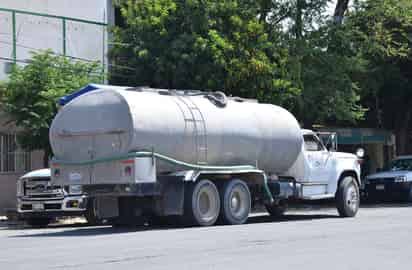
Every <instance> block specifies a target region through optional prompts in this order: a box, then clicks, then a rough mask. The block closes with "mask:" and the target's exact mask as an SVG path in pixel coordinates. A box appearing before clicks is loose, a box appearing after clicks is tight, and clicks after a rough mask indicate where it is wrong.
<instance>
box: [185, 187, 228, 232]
mask: <svg viewBox="0 0 412 270" xmlns="http://www.w3.org/2000/svg"><path fill="white" fill-rule="evenodd" d="M184 196H185V209H184V223H185V224H187V225H198V226H211V225H213V224H215V222H216V220H217V219H218V217H219V212H220V198H219V191H218V190H217V187H216V185H215V184H214V183H213V182H212V181H210V180H206V179H204V180H199V181H198V182H196V183H187V185H186V187H185V195H184Z"/></svg>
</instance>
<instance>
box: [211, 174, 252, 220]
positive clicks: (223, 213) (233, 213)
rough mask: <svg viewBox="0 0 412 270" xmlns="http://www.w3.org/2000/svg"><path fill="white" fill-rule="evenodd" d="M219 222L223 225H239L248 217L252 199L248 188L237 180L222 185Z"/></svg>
mask: <svg viewBox="0 0 412 270" xmlns="http://www.w3.org/2000/svg"><path fill="white" fill-rule="evenodd" d="M220 201H221V208H220V217H219V219H220V221H221V222H222V223H223V224H228V225H239V224H243V223H245V222H246V220H247V219H248V217H249V213H250V209H251V204H252V199H251V196H250V191H249V187H248V186H247V184H246V183H245V182H244V181H242V180H239V179H234V180H231V181H229V182H226V183H224V185H223V186H222V189H221V192H220Z"/></svg>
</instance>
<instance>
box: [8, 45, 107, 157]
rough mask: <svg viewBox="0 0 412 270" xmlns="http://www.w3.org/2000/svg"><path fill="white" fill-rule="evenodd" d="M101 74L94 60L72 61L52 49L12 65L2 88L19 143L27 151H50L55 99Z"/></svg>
mask: <svg viewBox="0 0 412 270" xmlns="http://www.w3.org/2000/svg"><path fill="white" fill-rule="evenodd" d="M102 80H103V76H102V74H101V67H100V66H99V65H98V64H97V63H84V62H75V61H71V60H70V59H69V58H67V57H63V56H57V55H55V54H53V52H52V51H45V52H41V53H34V54H33V57H32V59H31V61H30V63H29V64H27V65H25V66H24V67H20V66H17V65H16V66H14V67H13V70H12V72H11V74H10V78H9V81H7V82H4V83H3V85H2V88H4V90H3V91H2V93H3V95H2V104H3V109H4V111H5V112H6V113H8V114H9V116H10V117H11V119H12V120H13V121H15V123H16V125H17V126H18V127H21V128H22V132H21V134H20V136H19V138H18V139H19V142H20V143H21V145H22V146H23V147H24V148H25V149H27V150H35V149H43V150H46V153H50V146H49V135H48V132H49V131H48V129H49V126H50V123H51V121H52V119H53V117H54V115H55V114H56V112H57V107H56V102H57V100H58V99H59V98H60V97H62V96H64V95H66V94H68V93H71V92H73V91H75V90H77V89H79V88H81V87H83V86H85V85H87V84H88V83H91V82H101V81H102Z"/></svg>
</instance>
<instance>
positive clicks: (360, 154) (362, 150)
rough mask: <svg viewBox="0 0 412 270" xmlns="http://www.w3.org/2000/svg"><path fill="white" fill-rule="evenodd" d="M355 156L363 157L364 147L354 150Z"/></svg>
mask: <svg viewBox="0 0 412 270" xmlns="http://www.w3.org/2000/svg"><path fill="white" fill-rule="evenodd" d="M356 156H357V157H358V158H363V157H364V156H365V149H363V148H358V149H357V150H356Z"/></svg>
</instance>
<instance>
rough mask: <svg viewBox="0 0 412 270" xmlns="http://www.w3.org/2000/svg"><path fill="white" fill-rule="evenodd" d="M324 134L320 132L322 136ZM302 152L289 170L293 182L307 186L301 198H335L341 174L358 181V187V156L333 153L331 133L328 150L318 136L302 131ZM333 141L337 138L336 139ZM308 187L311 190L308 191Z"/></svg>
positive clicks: (332, 135)
mask: <svg viewBox="0 0 412 270" xmlns="http://www.w3.org/2000/svg"><path fill="white" fill-rule="evenodd" d="M324 134H325V133H323V135H324ZM302 136H303V141H304V143H303V145H302V147H303V149H302V152H301V154H300V156H299V157H298V159H297V161H296V162H295V164H294V166H293V167H292V168H291V170H289V171H290V172H291V174H292V175H295V177H296V180H297V181H298V182H301V183H302V184H303V185H305V184H306V183H308V184H309V185H308V187H307V188H305V191H306V192H304V193H303V194H302V196H303V198H307V199H316V198H324V197H334V196H335V193H336V190H337V188H338V182H339V179H340V178H341V177H342V175H345V174H347V175H351V176H352V177H354V178H355V179H357V183H358V186H360V162H359V157H358V156H356V155H354V154H350V153H343V152H336V150H337V149H336V148H335V145H336V144H334V143H333V140H334V138H333V137H334V136H336V135H335V134H334V133H331V134H330V138H331V139H330V140H329V141H330V142H331V143H330V145H331V146H332V147H331V148H329V149H328V148H327V147H326V146H325V145H324V144H323V142H322V140H321V139H320V138H319V136H318V134H317V133H316V132H314V131H312V130H307V129H303V130H302ZM335 138H336V137H335ZM309 186H311V188H309Z"/></svg>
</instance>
